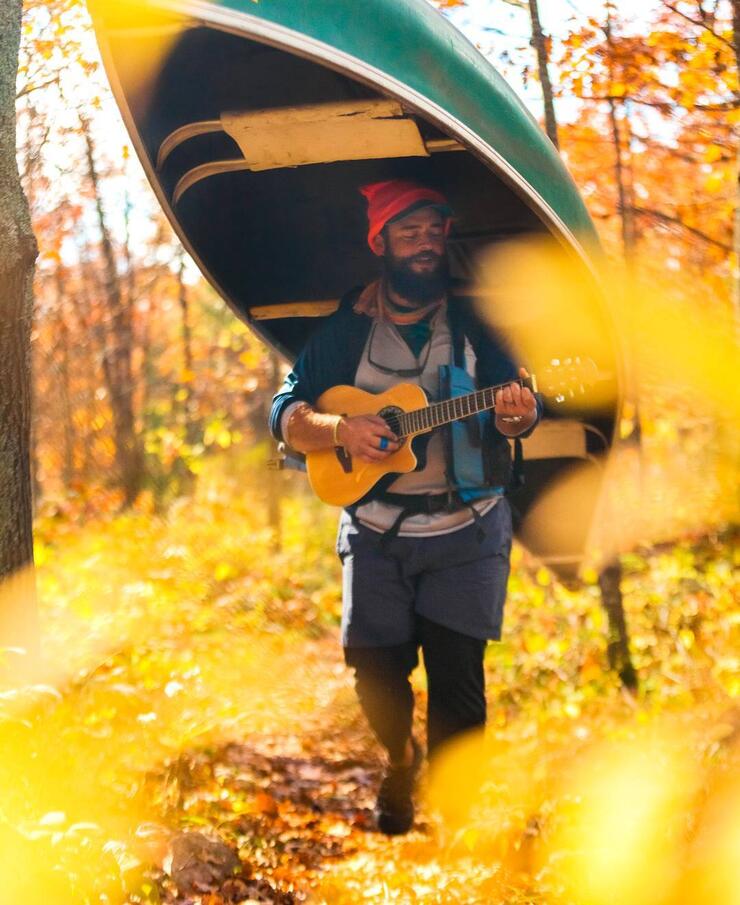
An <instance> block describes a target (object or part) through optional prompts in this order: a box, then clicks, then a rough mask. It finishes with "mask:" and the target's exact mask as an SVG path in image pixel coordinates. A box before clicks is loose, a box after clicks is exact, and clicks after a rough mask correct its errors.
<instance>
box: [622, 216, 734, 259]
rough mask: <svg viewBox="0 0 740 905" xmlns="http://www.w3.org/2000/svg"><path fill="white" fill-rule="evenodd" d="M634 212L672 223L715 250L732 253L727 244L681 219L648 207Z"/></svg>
mask: <svg viewBox="0 0 740 905" xmlns="http://www.w3.org/2000/svg"><path fill="white" fill-rule="evenodd" d="M633 211H634V212H635V213H636V214H638V215H640V216H643V217H651V218H652V219H653V220H657V221H659V222H660V223H670V224H673V225H674V226H680V227H681V228H682V229H685V230H686V231H687V232H689V233H691V235H692V236H696V238H697V239H701V240H702V241H703V242H706V243H707V244H708V245H713V246H714V247H715V248H720V249H722V251H726V252H727V253H728V254H729V253H730V252H731V251H732V247H731V246H730V245H728V244H727V243H726V242H721V241H720V240H719V239H714V238H712V236H708V235H707V234H706V233H704V232H702V231H701V230H700V229H697V228H696V227H695V226H689V224H688V223H684V221H683V220H681V219H680V218H679V217H672V216H671V215H670V214H665V213H663V211H656V210H652V209H650V208H647V207H634V208H633Z"/></svg>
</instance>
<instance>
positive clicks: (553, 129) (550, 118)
mask: <svg viewBox="0 0 740 905" xmlns="http://www.w3.org/2000/svg"><path fill="white" fill-rule="evenodd" d="M529 16H530V19H531V20H532V44H534V49H535V50H536V51H537V70H538V72H539V76H540V84H541V85H542V99H543V101H544V103H545V131H546V132H547V135H548V137H549V139H550V141H551V142H552V143H553V144H554V145H555V147H556V148H558V149H559V148H560V145H559V143H558V123H557V120H556V119H555V103H554V101H553V96H552V82H551V81H550V72H549V70H548V68H547V63H548V54H547V45H546V43H545V36H544V35H543V33H542V25H541V24H540V11H539V8H538V6H537V0H529Z"/></svg>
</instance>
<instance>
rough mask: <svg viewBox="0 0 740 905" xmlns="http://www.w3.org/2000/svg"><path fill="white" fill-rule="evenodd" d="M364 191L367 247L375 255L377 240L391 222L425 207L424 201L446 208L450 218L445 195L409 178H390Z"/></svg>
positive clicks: (362, 189) (368, 186)
mask: <svg viewBox="0 0 740 905" xmlns="http://www.w3.org/2000/svg"><path fill="white" fill-rule="evenodd" d="M360 192H362V194H363V195H364V196H365V197H366V198H367V219H368V223H369V229H368V234H367V244H368V245H369V246H370V249H371V250H372V252H373V253H374V254H378V252H377V251H376V250H375V239H376V238H377V236H378V235H379V234H380V233H381V232H382V230H383V227H384V226H385V225H386V223H387V222H388V221H389V220H393V219H394V218H395V217H399V216H400V215H401V214H403V213H404V211H407V210H408V209H409V208H411V207H414V208H416V207H421V206H422V205H420V204H419V202H420V201H423V202H427V203H428V204H430V205H434V206H437V207H440V208H442V209H443V213H444V215H445V216H446V217H447V218H448V224H449V215H450V207H449V204H448V202H447V199H446V198H445V196H444V195H443V194H442V193H441V192H438V191H436V190H435V189H430V188H429V187H428V186H424V185H419V184H418V183H416V182H409V181H407V180H406V179H388V180H386V181H385V182H371V183H370V184H369V185H363V186H362V187H361V188H360Z"/></svg>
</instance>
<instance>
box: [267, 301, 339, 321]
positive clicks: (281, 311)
mask: <svg viewBox="0 0 740 905" xmlns="http://www.w3.org/2000/svg"><path fill="white" fill-rule="evenodd" d="M338 307H339V299H326V300H325V301H317V302H282V303H281V304H279V305H259V306H255V307H254V308H250V309H249V317H250V318H251V319H252V320H255V321H269V320H277V319H278V318H281V317H326V316H327V315H328V314H333V313H334V312H335V311H336V310H337V308H338Z"/></svg>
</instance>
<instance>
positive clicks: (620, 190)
mask: <svg viewBox="0 0 740 905" xmlns="http://www.w3.org/2000/svg"><path fill="white" fill-rule="evenodd" d="M604 34H605V36H606V43H607V46H608V48H609V50H608V54H607V59H608V68H609V100H608V102H609V123H610V125H611V133H612V143H613V144H614V175H615V179H616V183H617V199H618V200H617V205H618V208H619V216H620V220H621V223H622V246H623V249H624V259H625V262H626V263H627V266H628V268H629V267H630V266H631V265H632V263H633V261H634V250H635V227H634V211H633V210H632V206H631V204H630V203H629V201H628V198H627V187H626V182H625V171H626V168H625V165H624V157H623V154H622V138H621V135H620V132H619V119H618V117H617V101H616V98H614V97H612V96H611V89H612V85H614V84H615V82H616V79H615V77H614V64H613V62H612V48H613V43H612V17H611V3H607V6H606V24H605V25H604Z"/></svg>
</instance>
